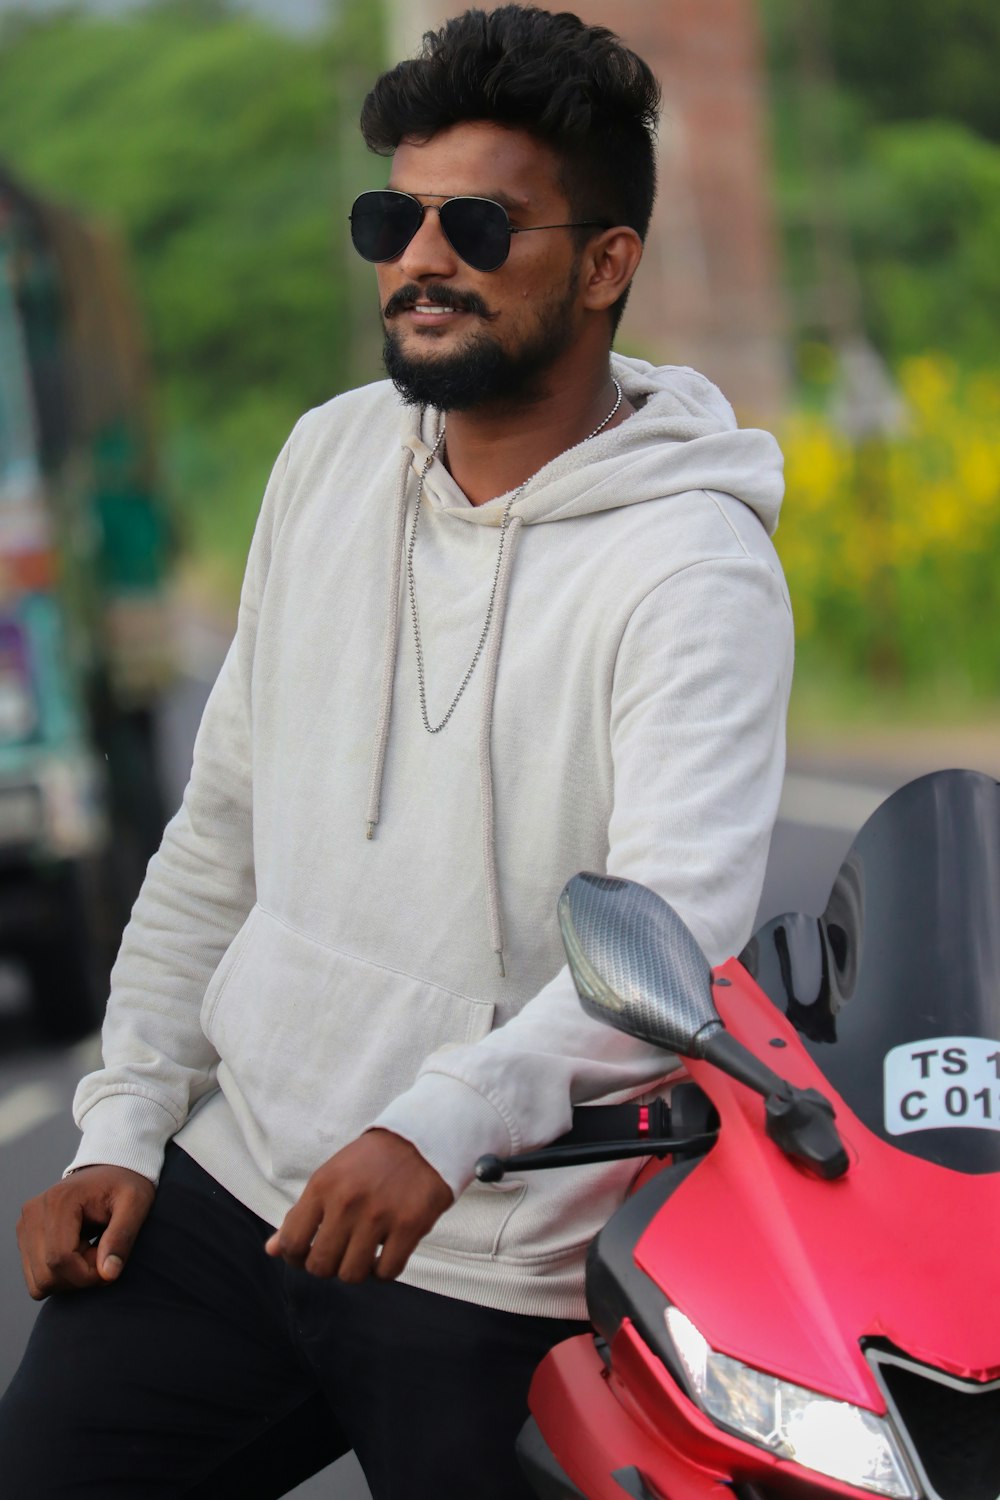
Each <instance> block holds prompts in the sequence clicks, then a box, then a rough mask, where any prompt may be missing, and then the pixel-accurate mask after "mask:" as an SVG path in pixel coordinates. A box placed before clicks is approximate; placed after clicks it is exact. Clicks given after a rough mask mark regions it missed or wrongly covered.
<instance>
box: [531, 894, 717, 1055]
mask: <svg viewBox="0 0 1000 1500" xmlns="http://www.w3.org/2000/svg"><path fill="white" fill-rule="evenodd" d="M558 911H559V926H560V928H561V930H562V939H563V946H564V947H565V949H566V956H567V958H568V959H569V966H570V971H571V973H572V975H573V980H574V983H575V984H576V989H577V993H578V995H579V996H580V1003H581V1005H582V1006H583V1008H584V1010H585V1011H586V1012H587V1014H588V1015H590V1016H593V1017H595V1019H597V1020H599V1021H604V1022H606V1023H607V1024H608V1025H609V1026H615V1027H617V1029H618V1030H619V1031H625V1032H628V1034H629V1035H630V1036H634V1037H638V1038H639V1039H640V1040H641V1041H644V1042H652V1043H653V1045H654V1046H656V1047H664V1048H666V1049H667V1050H669V1051H671V1052H679V1053H680V1054H681V1055H682V1056H685V1057H703V1056H704V1055H705V1048H706V1047H707V1045H708V1043H709V1041H710V1040H711V1038H712V1037H713V1036H714V1035H716V1034H717V1033H718V1032H720V1031H722V1030H723V1029H724V1028H723V1025H722V1020H721V1018H720V1016H719V1013H718V1011H717V1010H716V1008H715V1004H714V1001H713V999H712V975H711V970H710V968H709V965H708V959H707V958H706V957H705V955H704V953H702V951H701V948H700V947H699V945H698V942H697V939H696V938H695V937H694V935H693V933H692V932H691V931H690V929H689V928H688V927H687V926H685V924H684V922H683V921H682V920H681V918H680V917H679V916H678V915H677V913H676V912H675V911H674V909H673V907H672V906H670V905H669V904H668V903H667V902H666V901H664V900H663V899H662V897H660V896H657V895H656V893H655V892H654V891H651V890H648V889H647V888H646V886H644V885H638V884H637V883H636V882H635V881H634V880H621V879H619V878H618V877H617V876H614V875H595V874H591V873H589V872H583V873H581V874H579V875H574V876H573V878H572V880H570V881H569V882H568V883H567V884H566V886H565V887H564V889H563V893H562V895H561V896H560V898H559V908H558Z"/></svg>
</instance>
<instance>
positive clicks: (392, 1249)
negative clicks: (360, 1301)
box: [265, 1130, 453, 1281]
mask: <svg viewBox="0 0 1000 1500" xmlns="http://www.w3.org/2000/svg"><path fill="white" fill-rule="evenodd" d="M452 1201H453V1199H452V1192H451V1188H449V1187H448V1185H447V1183H446V1182H445V1181H444V1179H443V1178H442V1177H440V1176H439V1175H438V1173H437V1172H435V1170H434V1168H433V1167H432V1166H430V1165H429V1164H428V1163H427V1162H426V1161H425V1160H424V1158H423V1157H422V1156H421V1155H420V1152H419V1151H418V1150H417V1148H416V1147H415V1146H411V1145H410V1143H409V1141H404V1140H403V1138H402V1137H401V1136H398V1135H393V1134H392V1133H391V1131H388V1130H369V1131H367V1132H366V1134H364V1135H363V1136H361V1137H360V1139H359V1140H356V1141H352V1142H351V1144H350V1145H349V1146H345V1147H344V1149H343V1151H338V1152H337V1154H336V1156H331V1157H330V1160H329V1161H327V1162H324V1163H323V1165H322V1166H321V1167H320V1168H318V1170H317V1171H315V1172H314V1173H313V1175H312V1176H311V1177H310V1179H309V1181H308V1182H307V1183H306V1186H305V1191H304V1192H303V1194H302V1197H301V1198H300V1199H299V1201H298V1203H296V1205H295V1207H294V1208H293V1209H292V1210H291V1212H290V1213H288V1214H287V1215H286V1216H285V1222H284V1223H283V1224H282V1226H281V1228H280V1229H278V1230H276V1231H275V1233H274V1234H272V1236H271V1238H270V1239H269V1240H268V1242H267V1245H266V1246H265V1249H266V1250H267V1253H268V1255H280V1256H281V1257H282V1258H283V1259H284V1260H287V1261H288V1262H289V1264H290V1265H293V1266H304V1267H305V1269H306V1270H307V1271H310V1272H311V1273H312V1274H313V1276H336V1277H338V1278H339V1279H340V1280H341V1281H364V1279H365V1277H366V1276H368V1275H370V1274H374V1275H375V1276H377V1277H378V1278H379V1279H380V1280H381V1281H392V1280H393V1279H394V1278H395V1277H396V1276H398V1275H399V1273H400V1271H401V1270H402V1269H403V1267H404V1266H405V1265H406V1262H407V1261H408V1260H409V1258H410V1256H411V1254H412V1253H413V1251H414V1250H415V1249H416V1247H417V1245H418V1243H419V1242H420V1240H422V1239H423V1237H424V1235H425V1234H427V1233H428V1231H429V1230H430V1229H431V1227H432V1226H433V1225H434V1224H435V1223H436V1222H437V1220H438V1219H439V1218H440V1217H441V1215H442V1214H443V1213H444V1211H445V1209H446V1208H450V1207H451V1205H452ZM379 1245H381V1246H382V1253H381V1255H379V1256H378V1257H377V1258H376V1251H377V1250H378V1247H379Z"/></svg>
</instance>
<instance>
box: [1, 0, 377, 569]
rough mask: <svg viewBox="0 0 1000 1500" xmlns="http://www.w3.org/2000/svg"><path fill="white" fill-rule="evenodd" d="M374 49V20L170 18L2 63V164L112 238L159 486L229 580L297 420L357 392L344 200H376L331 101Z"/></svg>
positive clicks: (349, 114)
mask: <svg viewBox="0 0 1000 1500" xmlns="http://www.w3.org/2000/svg"><path fill="white" fill-rule="evenodd" d="M379 47H380V38H379V36H378V33H377V29H376V23H375V21H374V20H373V19H372V8H371V7H365V8H364V10H363V11H362V9H361V7H360V6H359V5H348V6H347V7H345V10H344V14H343V17H342V21H341V23H340V24H339V25H338V26H337V27H336V28H334V29H332V30H331V31H330V33H329V34H327V35H326V36H324V37H321V38H320V39H316V38H308V39H300V38H295V37H291V36H288V35H285V34H282V33H280V32H276V31H273V30H271V29H269V28H267V27H266V26H264V25H262V24H261V23H259V22H256V21H254V20H252V19H250V18H248V17H247V16H246V15H241V14H230V13H228V12H227V11H226V9H225V7H224V6H223V5H222V4H205V3H204V0H199V3H198V4H192V3H190V0H165V3H162V4H160V5H158V6H155V7H153V8H151V9H148V10H142V11H139V12H133V13H131V14H129V15H127V16H123V17H118V18H115V19H107V18H90V17H85V16H83V15H81V14H80V13H70V14H63V15H60V16H58V17H56V18H55V19H51V20H48V21H45V22H32V23H29V24H22V25H20V26H19V27H18V28H17V29H16V30H14V31H12V32H11V33H10V34H9V35H8V36H7V38H6V45H5V47H4V49H3V51H2V52H0V157H2V158H3V159H4V160H5V161H6V163H7V165H8V166H9V167H10V168H11V169H12V170H13V171H14V172H16V173H18V174H19V175H20V176H21V177H22V178H23V179H24V180H25V182H26V183H28V184H30V185H31V186H32V187H34V188H36V189H37V190H39V191H42V192H47V193H50V194H51V195H52V196H54V197H57V198H61V199H63V200H65V201H69V202H72V203H74V204H75V205H77V206H78V207H80V208H81V209H83V210H84V211H85V212H90V213H91V214H93V215H95V216H98V217H104V218H106V219H108V220H110V221H112V222H114V223H116V224H117V225H118V226H119V227H120V229H121V230H122V231H123V232H124V234H125V236H126V239H127V241H128V243H129V245H130V247H131V249H132V252H133V259H134V266H135V276H136V281H137V284H138V290H139V293H140V298H141V302H142V305H143V307H144V310H145V314H146V319H147V325H148V333H149V340H150V347H151V354H152V358H153V365H154V371H155V373H156V377H157V380H158V384H159V386H160V389H161V393H162V394H161V407H162V412H163V422H164V429H165V439H166V451H167V460H168V467H169V472H170V475H171V477H172V479H173V481H174V486H175V489H176V492H177V495H178V499H179V500H180V502H181V504H182V506H183V509H184V511H185V512H186V513H187V515H188V517H189V522H190V532H191V535H192V536H193V539H194V542H195V545H196V546H198V547H200V548H203V549H204V548H208V549H209V550H212V551H216V552H224V553H226V554H228V555H230V556H231V557H232V558H233V560H234V568H235V566H237V564H236V559H238V558H239V557H240V556H241V555H242V553H243V551H244V550H245V544H246V540H247V533H248V528H249V526H250V524H251V522H252V517H253V515H254V513H255V510H256V507H257V504H258V503H259V499H260V492H261V488H262V484H263V481H264V479H265V478H266V475H267V469H268V466H269V464H270V462H271V461H272V460H273V458H274V456H275V454H276V453H277V451H278V448H279V447H280V446H281V443H282V441H283V440H284V437H285V436H286V435H287V432H288V430H289V428H290V426H291V424H292V422H293V421H294V419H295V418H296V417H297V416H298V415H299V414H300V413H301V412H302V411H303V410H304V409H305V408H307V407H309V406H311V405H315V404H316V403H318V402H321V401H324V400H327V399H328V398H329V397H330V396H332V395H334V394H335V393H336V392H337V391H338V390H341V389H343V388H344V387H345V386H346V385H349V384H351V383H352V382H353V381H354V380H355V379H357V378H358V377H359V376H361V377H364V376H365V375H369V376H370V375H371V374H373V373H374V371H373V370H372V369H371V368H370V367H369V368H364V369H358V368H357V366H358V358H357V355H356V353H355V354H352V340H351V336H350V334H351V326H352V316H353V312H354V310H353V307H352V302H353V301H354V300H356V298H354V297H353V296H352V292H351V290H350V288H351V287H352V285H353V284H354V283H353V280H352V278H353V276H354V274H355V273H354V272H353V270H352V268H351V267H350V265H349V263H348V260H347V257H348V254H349V249H348V245H347V235H346V222H344V221H345V220H346V213H347V208H346V205H345V201H344V200H345V198H346V197H347V196H349V195H350V194H351V193H353V192H354V191H357V187H358V183H359V181H361V179H364V180H363V181H361V185H368V183H369V181H371V182H375V181H378V180H380V174H381V171H382V168H381V167H380V165H379V164H377V163H376V164H373V165H372V166H371V167H366V166H365V164H364V149H363V146H362V145H361V143H360V140H359V138H358V137H357V131H356V129H354V128H352V126H353V120H354V119H355V118H356V113H357V109H356V105H357V104H358V103H359V102H360V101H359V100H357V99H352V98H350V97H348V96H349V95H350V93H351V91H352V90H353V91H357V90H358V89H359V88H360V86H361V83H360V81H361V80H368V79H370V78H371V76H372V75H373V73H374V72H375V70H376V68H377V66H378V54H379ZM374 307H375V303H374V292H373V293H372V308H373V313H374Z"/></svg>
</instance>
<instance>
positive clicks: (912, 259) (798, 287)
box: [761, 0, 1000, 367]
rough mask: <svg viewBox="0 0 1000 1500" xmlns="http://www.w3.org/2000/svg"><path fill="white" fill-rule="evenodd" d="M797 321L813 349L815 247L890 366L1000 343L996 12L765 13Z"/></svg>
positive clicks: (963, 1)
mask: <svg viewBox="0 0 1000 1500" xmlns="http://www.w3.org/2000/svg"><path fill="white" fill-rule="evenodd" d="M761 4H762V14H763V17H764V21H765V29H766V34H767V43H768V54H769V58H770V65H771V74H772V99H773V106H774V111H773V112H774V123H775V146H776V157H777V163H778V181H777V193H778V203H779V211H780V213H781V216H782V219H783V223H784V228H785V243H786V252H787V261H788V267H789V273H790V276H789V280H790V284H791V287H792V301H793V304H795V306H794V315H795V318H796V321H797V322H798V324H799V326H800V329H801V331H802V332H803V333H804V334H805V335H806V336H807V337H817V336H822V332H823V330H822V327H821V323H822V313H823V308H822V304H821V301H820V299H819V298H818V297H817V295H816V290H817V285H818V283H819V282H820V280H821V274H820V268H819V263H818V259H817V255H816V245H817V235H818V234H825V235H826V236H827V242H828V250H829V251H830V252H831V253H832V254H833V255H834V256H835V257H837V258H838V259H840V260H841V261H842V262H843V260H844V257H845V254H846V256H847V257H849V258H850V263H848V264H847V265H846V266H844V267H843V269H844V271H845V274H846V277H847V280H848V282H850V281H851V279H852V276H853V275H856V277H857V280H858V283H859V287H860V293H861V303H862V309H863V314H864V324H865V328H866V331H867V332H868V333H869V335H870V336H872V338H873V340H874V342H875V344H876V346H877V347H878V348H879V349H880V350H881V352H882V354H883V355H885V356H886V358H887V359H888V360H889V361H890V362H891V363H896V362H898V361H899V360H900V359H903V358H906V357H908V356H910V355H913V354H917V353H920V352H922V351H925V350H939V351H942V352H944V353H946V354H948V355H950V356H951V357H952V358H954V359H956V360H958V361H959V363H960V364H962V365H965V366H969V367H987V366H994V365H995V363H996V354H995V351H996V348H997V347H998V342H1000V296H998V295H997V293H998V290H1000V191H998V190H1000V90H998V89H997V88H996V86H995V82H994V78H993V73H994V71H995V68H994V63H995V59H996V57H997V56H998V55H1000V7H998V6H997V5H996V4H995V0H950V3H949V4H948V5H946V6H942V5H941V4H940V3H939V0H867V3H866V4H865V5H864V6H863V7H859V6H857V5H854V4H850V3H844V0H808V3H807V5H806V4H803V3H802V0H761Z"/></svg>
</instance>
